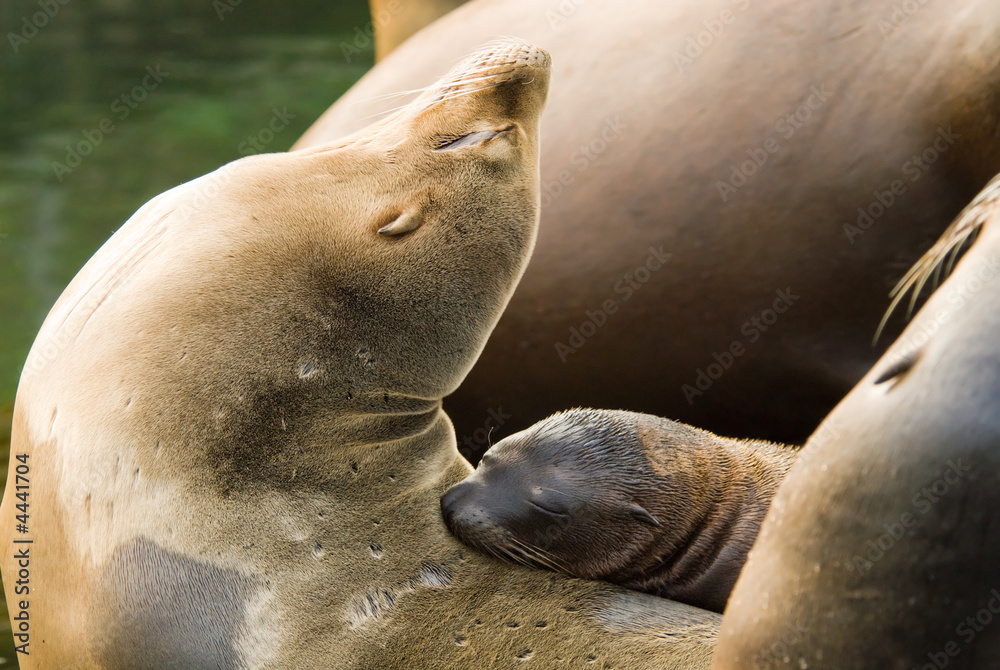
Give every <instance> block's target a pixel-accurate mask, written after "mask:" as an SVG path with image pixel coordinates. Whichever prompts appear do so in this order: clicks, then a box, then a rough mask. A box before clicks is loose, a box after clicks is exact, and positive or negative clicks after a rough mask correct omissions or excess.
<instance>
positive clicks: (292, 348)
mask: <svg viewBox="0 0 1000 670" xmlns="http://www.w3.org/2000/svg"><path fill="white" fill-rule="evenodd" d="M549 63H550V61H549V56H548V54H546V52H545V51H543V50H541V49H539V48H538V47H535V46H533V45H530V44H527V43H525V42H522V41H520V40H515V39H507V40H503V41H500V42H496V43H493V44H491V45H488V46H487V47H484V48H483V49H481V50H480V51H478V52H476V53H474V54H473V55H472V56H471V57H469V58H468V59H467V60H465V61H463V62H462V63H460V64H458V65H457V66H456V67H455V68H454V69H453V70H452V71H451V72H450V73H448V74H447V75H445V76H444V77H443V78H442V79H441V80H439V81H438V82H437V83H436V84H434V85H433V86H431V87H429V88H427V89H425V90H424V91H423V92H422V93H421V95H419V96H418V97H417V98H416V99H415V100H414V101H413V102H411V103H410V104H408V105H406V106H405V107H403V108H401V109H400V110H398V111H397V112H396V113H394V114H392V115H390V116H389V117H387V118H385V119H383V120H381V121H378V122H376V123H374V124H373V125H371V126H369V127H368V128H365V129H364V130H361V131H359V132H357V133H355V134H354V135H351V136H349V137H346V138H344V139H341V140H338V141H335V142H331V143H328V144H324V145H321V146H317V147H311V148H308V149H303V150H299V151H292V152H288V153H277V154H264V155H258V156H250V157H246V158H243V159H240V160H237V161H235V162H233V163H230V164H228V165H226V166H224V167H222V168H220V169H219V170H216V171H215V172H213V173H211V174H209V175H206V176H204V177H202V178H199V179H195V180H193V181H191V182H188V183H186V184H183V185H181V186H178V187H176V188H174V189H172V190H170V191H168V192H166V193H164V194H162V195H160V196H158V197H157V198H154V199H153V200H152V201H150V202H149V203H147V204H146V205H144V206H143V207H142V208H140V210H139V211H138V212H136V214H135V215H133V217H132V218H131V219H130V220H129V221H128V222H126V224H125V225H124V226H123V227H122V228H121V229H120V230H119V231H118V232H117V233H116V234H115V235H114V236H113V237H112V238H111V239H110V240H109V241H108V242H107V243H106V244H105V245H104V247H102V248H101V249H100V250H99V251H98V252H97V253H96V254H95V255H94V257H93V258H92V259H91V260H90V262H89V263H88V264H87V266H85V268H84V269H83V270H82V271H81V272H80V273H79V274H78V275H77V277H76V278H75V279H74V281H73V282H72V283H71V284H70V286H69V287H68V288H67V289H66V291H65V292H64V293H63V295H62V297H61V298H60V300H59V302H58V303H57V304H56V306H55V307H54V308H53V310H52V312H51V313H50V315H49V317H48V319H47V320H46V323H45V324H44V326H43V328H42V330H41V332H40V333H39V336H38V338H37V339H36V342H35V345H34V348H33V350H32V353H31V355H30V356H29V360H28V364H27V366H26V370H25V377H24V378H23V379H22V386H21V389H20V392H19V402H20V404H21V405H22V406H23V407H25V408H26V410H27V411H28V413H29V414H32V413H35V414H33V415H32V416H30V417H28V423H29V424H30V425H31V426H36V427H37V431H36V432H37V433H38V435H37V439H38V440H39V441H44V440H45V439H48V438H47V437H45V435H46V434H47V433H45V431H46V430H47V428H46V427H47V426H48V425H49V423H50V418H51V416H52V415H53V412H54V410H53V408H54V407H58V408H59V410H60V411H62V412H63V414H64V415H69V416H74V417H78V420H79V421H80V424H79V426H78V427H79V430H80V431H81V433H86V432H87V431H90V432H93V431H95V430H99V429H100V430H103V431H105V432H106V434H107V435H108V438H107V439H108V440H115V439H118V437H117V436H121V435H128V436H129V440H130V441H131V442H133V443H135V444H138V445H140V446H139V447H137V451H138V453H137V456H136V461H137V465H136V467H141V468H142V469H143V470H144V471H145V470H147V469H148V468H150V467H154V465H155V467H158V468H159V467H163V468H167V469H170V470H172V471H186V470H189V469H193V470H197V471H205V472H210V473H213V475H214V479H215V480H216V483H218V484H219V485H221V486H222V487H223V488H224V489H225V490H227V491H228V490H229V489H230V488H233V487H241V486H243V485H246V484H250V483H252V482H260V481H265V480H266V481H269V482H271V483H272V484H273V483H276V482H283V483H284V484H283V485H285V486H292V485H294V486H296V487H302V486H306V487H308V486H310V485H311V486H317V487H320V486H326V483H324V482H325V481H326V479H328V477H329V476H330V474H329V473H330V472H332V471H333V468H334V464H337V465H340V462H339V461H338V460H337V459H338V458H339V459H340V460H346V457H335V456H334V451H335V450H331V448H330V447H331V446H340V447H342V446H345V445H353V446H363V445H369V444H373V443H384V442H390V441H393V440H398V439H401V438H402V437H406V436H413V435H418V434H422V432H423V431H426V430H427V428H428V427H429V426H430V425H431V424H432V423H435V422H437V423H442V422H443V421H444V419H443V418H442V417H443V414H442V413H441V398H442V397H443V396H445V395H447V394H448V393H450V392H451V391H453V390H454V389H455V388H456V387H457V386H458V384H459V382H460V381H461V380H462V378H463V377H464V376H465V374H466V373H467V372H468V370H469V369H470V368H471V366H472V365H473V363H474V362H475V360H476V358H477V357H478V355H479V353H480V351H481V350H482V348H483V346H484V345H485V342H486V339H487V337H488V335H489V333H490V331H491V330H492V329H493V327H494V325H495V324H496V322H497V320H498V319H499V317H500V314H501V312H502V311H503V309H504V307H505V306H506V303H507V301H508V300H509V298H510V295H511V293H512V292H513V290H514V287H515V285H516V284H517V281H518V280H519V278H520V276H521V274H522V272H523V271H524V268H525V266H526V264H527V261H528V258H529V256H530V253H531V250H532V247H533V244H534V239H535V235H536V230H537V223H538V208H539V189H538V156H539V149H538V121H539V115H540V113H541V111H542V107H543V105H544V101H545V96H546V92H547V87H548V80H549ZM80 380H87V386H88V388H92V389H99V392H81V391H80V386H81V382H80ZM84 398H86V399H85V400H84ZM442 430H443V429H442ZM439 434H440V433H435V435H439ZM331 435H334V436H336V440H334V442H335V444H331V439H330V436H331ZM64 439H67V440H70V439H76V438H75V437H73V438H69V437H64ZM78 465H79V467H80V468H89V467H94V468H98V466H97V465H95V464H93V463H90V462H84V461H83V460H81V461H80V463H79V464H78ZM106 465H107V464H103V463H102V464H100V465H99V467H100V468H103V467H105V466H106ZM109 467H113V464H112V465H111V466H109ZM71 469H72V468H70V470H71Z"/></svg>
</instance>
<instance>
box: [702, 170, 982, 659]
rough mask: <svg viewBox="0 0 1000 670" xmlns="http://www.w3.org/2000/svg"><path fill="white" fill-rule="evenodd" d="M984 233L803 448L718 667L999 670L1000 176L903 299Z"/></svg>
mask: <svg viewBox="0 0 1000 670" xmlns="http://www.w3.org/2000/svg"><path fill="white" fill-rule="evenodd" d="M977 233H978V237H977V238H975V242H974V243H973V244H972V247H971V248H970V249H969V250H968V251H967V252H966V253H965V255H964V257H963V258H962V259H961V260H960V261H959V262H958V264H957V266H955V270H954V273H952V274H951V276H949V277H948V279H947V281H945V282H944V283H943V284H942V285H941V286H940V287H939V288H938V289H937V290H936V291H935V292H934V293H933V294H932V295H931V296H930V297H929V298H928V300H927V302H926V303H925V304H924V305H923V307H922V308H921V310H920V311H919V313H918V314H917V315H916V317H915V318H914V319H913V321H912V323H911V324H910V325H909V326H908V327H907V329H906V330H905V331H903V334H902V335H901V336H900V337H899V339H898V340H896V342H895V343H893V345H892V346H891V347H890V348H889V351H888V352H887V353H886V355H885V356H883V357H882V359H881V360H880V361H879V362H878V363H877V364H876V365H875V367H874V368H873V369H872V371H871V372H870V373H868V375H867V376H866V377H865V378H864V379H863V380H862V381H861V383H859V384H858V385H857V387H855V388H854V390H853V391H851V393H850V394H848V396H847V397H846V398H844V400H843V401H842V402H841V403H840V405H838V406H837V408H836V409H835V410H834V411H833V412H832V413H831V414H830V416H829V417H827V419H826V420H825V421H824V422H823V424H822V425H821V426H820V429H819V430H818V431H817V433H816V434H815V435H814V436H813V437H811V438H810V439H809V441H808V442H807V443H806V445H805V446H804V447H803V449H802V454H801V456H800V457H799V459H798V462H797V463H796V464H795V466H794V467H793V468H792V470H791V472H789V474H788V477H787V478H786V480H785V483H784V484H783V485H782V487H781V490H780V491H779V492H778V495H777V496H775V499H774V503H773V504H772V506H771V510H770V511H769V512H768V514H767V516H766V518H765V519H764V523H763V525H762V526H761V531H760V537H759V538H758V540H757V543H756V545H754V549H753V553H752V555H751V558H750V560H749V561H748V562H747V565H746V567H745V568H744V570H743V572H742V574H741V575H740V578H739V581H738V582H737V584H736V588H735V589H734V590H733V595H732V598H730V601H729V607H728V608H727V610H726V616H725V619H724V623H723V626H722V632H721V633H720V637H719V646H718V649H717V651H716V656H715V660H714V665H713V667H714V668H717V669H718V670H743V669H745V668H773V669H775V670H777V669H778V668H782V669H785V668H810V669H822V668H872V669H876V668H877V669H882V668H913V669H919V670H940V669H942V668H946V667H947V668H948V669H949V670H952V669H954V668H963V669H964V668H975V669H976V670H982V669H984V668H985V669H990V670H995V669H996V668H1000V622H998V620H997V616H998V614H1000V514H998V510H1000V339H998V337H997V334H998V333H1000V177H997V178H995V179H994V180H993V181H992V182H991V183H990V184H989V185H988V186H987V187H986V188H985V189H984V190H983V191H982V192H981V193H980V194H979V195H978V196H977V197H976V198H975V199H974V200H973V201H972V203H971V204H970V205H969V206H968V207H967V208H966V209H965V210H964V211H963V212H962V214H961V215H960V216H959V218H958V219H956V221H955V223H954V224H953V225H952V226H951V227H950V228H949V229H948V230H947V231H946V232H945V234H944V235H943V236H942V237H941V239H940V240H939V241H938V242H937V243H936V244H935V245H934V246H933V247H932V248H931V250H930V251H929V252H927V254H926V255H925V256H924V257H923V258H921V259H920V261H919V262H918V263H917V264H916V265H915V266H914V268H913V269H912V270H911V271H910V273H909V274H907V275H906V277H905V278H904V280H903V281H902V282H901V283H900V285H899V287H898V289H897V291H895V297H897V298H899V297H901V296H902V295H904V294H905V293H906V292H907V289H909V288H915V289H916V291H918V292H919V287H920V286H922V285H923V284H924V283H925V282H928V281H929V280H930V279H931V278H932V277H935V276H936V275H937V273H938V271H939V270H940V269H941V268H942V267H944V268H948V267H949V266H950V264H951V263H952V262H953V261H954V257H955V254H957V253H958V251H959V250H960V249H961V248H962V246H963V245H964V244H965V243H966V242H967V241H968V240H970V239H972V238H973V237H975V235H976V234H977ZM873 325H874V324H873Z"/></svg>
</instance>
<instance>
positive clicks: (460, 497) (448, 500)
mask: <svg viewBox="0 0 1000 670" xmlns="http://www.w3.org/2000/svg"><path fill="white" fill-rule="evenodd" d="M473 488H474V486H473V484H471V483H470V482H468V481H464V482H459V483H457V484H455V485H454V486H452V487H451V488H450V489H448V490H447V491H445V492H444V495H443V496H441V513H442V514H443V515H444V522H445V523H446V524H447V525H448V528H450V529H451V530H452V532H455V524H456V521H458V520H459V517H461V516H462V511H463V510H464V509H465V508H466V507H467V504H466V503H468V501H469V498H470V497H471V496H472V494H473Z"/></svg>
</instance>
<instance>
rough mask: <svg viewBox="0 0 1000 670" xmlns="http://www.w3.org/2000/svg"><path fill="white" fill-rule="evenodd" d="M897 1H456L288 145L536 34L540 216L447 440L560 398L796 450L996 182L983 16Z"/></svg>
mask: <svg viewBox="0 0 1000 670" xmlns="http://www.w3.org/2000/svg"><path fill="white" fill-rule="evenodd" d="M896 4H897V5H898V4H900V3H896ZM911 4H913V3H911ZM915 7H916V8H915V9H914V11H912V12H910V13H902V10H899V9H898V8H897V7H896V5H894V4H892V3H888V2H886V3H871V2H864V1H861V0H856V1H852V2H848V3H825V2H807V3H801V2H792V1H790V0H753V1H752V2H747V1H744V0H737V1H736V2H729V1H718V0H715V1H710V2H702V1H701V0H697V1H695V0H671V1H667V2H662V1H659V0H649V1H639V0H634V1H629V2H610V1H607V2H605V1H601V0H589V1H588V2H565V1H564V0H545V1H540V0H474V1H473V2H470V3H468V4H466V5H464V6H462V7H459V8H458V9H456V10H454V11H453V12H451V13H450V14H448V15H447V16H445V17H444V18H443V19H441V20H440V21H438V22H437V23H435V24H433V25H431V26H429V27H427V28H426V29H424V30H423V31H421V33H419V34H418V35H416V36H414V37H413V38H412V39H410V40H409V41H408V42H407V43H406V44H404V45H403V46H401V47H400V48H399V49H398V50H397V51H395V52H394V53H392V54H391V55H390V56H389V57H387V58H386V59H385V60H384V61H383V62H381V63H379V64H378V65H377V66H376V67H375V68H374V69H373V70H372V71H371V72H369V73H368V74H367V75H366V76H365V77H364V78H363V79H362V80H361V81H360V82H359V83H358V84H357V85H356V86H355V87H354V88H353V89H352V90H351V91H349V92H348V93H347V94H346V95H344V96H343V97H342V98H341V99H340V100H339V101H338V102H337V103H336V104H335V105H334V106H333V107H332V108H331V109H330V110H329V111H328V112H327V113H326V115H325V116H324V117H323V118H322V119H320V120H319V121H318V122H317V124H316V125H315V126H314V127H313V128H312V129H311V130H310V131H309V132H307V133H306V135H305V136H304V137H303V138H302V139H301V140H300V142H299V144H298V145H297V146H309V145H312V144H315V143H317V142H323V141H326V140H328V139H330V138H333V137H336V136H338V135H340V134H342V133H344V132H347V131H353V130H355V129H357V128H358V127H360V126H361V125H363V124H365V123H368V121H367V120H366V119H369V118H370V117H371V116H372V115H374V114H377V113H378V112H380V111H382V110H384V109H386V108H389V107H393V106H395V105H398V104H399V102H398V99H397V98H391V99H386V98H385V97H383V96H384V94H389V93H394V92H396V91H401V90H409V89H413V88H416V87H419V86H421V85H424V84H426V83H429V76H430V73H433V72H436V71H440V70H441V69H443V68H445V67H447V66H448V65H450V64H451V63H452V62H454V61H455V60H456V59H457V57H458V56H459V55H460V54H462V53H463V52H464V51H466V50H468V49H469V48H470V47H471V46H472V45H474V44H476V43H477V42H479V41H481V40H483V39H484V38H489V37H490V36H492V35H496V34H513V35H519V36H524V37H525V38H526V39H532V40H538V41H539V42H540V43H544V44H545V45H546V46H547V48H550V51H551V52H552V53H553V56H554V61H555V68H556V76H555V78H554V85H553V88H552V91H551V95H550V102H549V106H548V111H547V113H546V116H545V119H544V122H543V132H544V137H545V142H544V146H543V154H542V156H543V157H542V227H541V229H540V234H539V238H538V245H537V248H536V250H535V255H534V262H533V263H532V264H531V266H530V267H529V269H528V271H527V273H526V274H525V277H524V279H523V281H522V282H521V284H520V286H519V288H518V290H517V292H516V293H515V295H514V298H513V299H512V301H511V304H510V306H509V308H508V309H507V310H506V312H505V313H504V316H503V318H502V319H501V321H500V323H499V325H498V327H497V329H496V331H495V332H494V334H493V336H492V338H491V340H490V343H489V344H488V346H487V348H486V350H485V352H484V353H483V355H482V357H481V358H480V360H479V362H478V363H477V365H476V367H475V368H474V369H473V371H472V373H471V374H470V376H469V377H468V378H467V379H466V381H465V382H464V383H463V385H462V387H461V388H460V389H459V391H458V392H457V393H456V394H455V395H453V396H451V397H450V398H449V399H448V400H447V401H446V403H447V405H448V408H449V413H450V414H451V415H452V416H453V418H455V421H456V426H457V429H458V435H459V439H460V445H462V446H463V448H466V449H469V450H470V452H471V451H476V450H478V451H479V452H481V451H482V450H485V448H486V447H487V446H488V439H487V436H488V434H489V431H490V429H491V428H493V433H492V439H493V440H496V439H497V438H499V437H502V436H503V435H504V434H509V433H510V432H514V431H515V430H519V429H522V428H526V427H527V426H528V425H530V424H532V423H533V422H535V421H537V420H539V419H541V418H543V417H544V416H547V415H548V414H551V413H553V412H555V411H558V410H561V409H565V408H567V407H573V406H593V407H622V408H628V409H630V410H635V411H642V412H648V413H651V414H656V415H661V416H670V417H671V418H675V419H677V420H681V421H684V422H686V423H689V424H692V425H696V426H700V427H704V428H706V429H708V430H712V431H713V432H716V433H719V434H723V435H741V436H755V437H762V438H767V439H771V440H775V441H780V442H789V443H801V442H802V441H804V440H805V438H806V437H807V436H808V434H809V433H810V432H811V431H812V430H813V429H814V428H815V427H816V425H818V423H819V422H820V420H821V419H822V418H823V416H825V415H826V413H827V412H828V411H829V410H830V409H831V408H832V407H833V406H834V405H835V404H836V402H837V401H839V400H840V399H841V398H842V397H843V396H844V395H845V394H846V393H847V392H848V391H849V390H850V388H851V387H852V386H853V385H854V384H855V383H856V382H857V381H858V380H859V379H860V378H861V377H862V375H863V374H864V373H865V372H866V371H867V370H868V369H869V368H870V366H871V365H872V364H873V363H874V362H875V361H876V360H877V358H878V356H879V351H878V350H875V349H873V348H872V347H871V340H872V335H873V332H874V329H875V327H876V325H877V324H878V321H879V317H880V316H881V314H882V312H883V311H884V309H885V294H886V292H887V291H888V289H889V288H891V286H892V285H893V284H894V283H895V281H896V280H897V279H898V278H899V276H900V275H901V274H902V272H904V271H905V270H906V268H907V267H909V266H910V265H911V264H912V263H913V261H914V260H916V258H917V257H919V255H920V254H921V253H922V252H923V250H924V249H926V248H927V246H928V245H929V244H930V243H931V242H933V240H934V239H936V238H937V237H938V236H939V235H940V234H941V232H942V231H943V230H944V229H945V228H946V226H947V224H948V223H949V222H950V221H951V220H952V218H953V217H954V216H955V214H957V212H958V211H959V210H960V209H961V208H962V206H963V205H964V204H965V203H967V202H968V201H969V200H970V199H971V198H972V196H973V195H975V193H976V192H977V191H978V190H979V189H980V188H981V187H982V186H983V184H985V183H986V182H987V181H988V180H989V178H990V177H991V176H992V175H993V174H994V173H995V172H996V171H997V170H1000V142H997V141H996V138H997V133H998V129H1000V4H998V3H996V2H995V1H993V0H973V1H971V2H967V3H963V4H962V5H961V7H956V6H955V5H953V4H948V3H941V2H936V3H935V2H931V3H917V4H916V5H915ZM899 323H900V321H895V322H894V323H893V324H892V325H891V327H890V332H889V333H888V337H887V338H886V340H887V341H889V340H891V337H892V336H893V335H894V334H895V331H894V330H893V329H898V325H899ZM462 443H464V445H463V444H462Z"/></svg>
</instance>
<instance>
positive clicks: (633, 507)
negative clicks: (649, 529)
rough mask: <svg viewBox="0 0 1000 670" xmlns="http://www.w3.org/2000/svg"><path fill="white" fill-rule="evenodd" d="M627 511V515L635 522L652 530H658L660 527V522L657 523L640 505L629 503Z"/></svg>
mask: <svg viewBox="0 0 1000 670" xmlns="http://www.w3.org/2000/svg"><path fill="white" fill-rule="evenodd" d="M627 509H628V513H629V514H631V515H632V518H633V519H635V520H636V521H639V522H641V523H644V524H647V525H650V526H653V527H654V528H658V527H659V526H660V522H659V521H657V519H656V517H655V516H653V515H652V514H650V513H649V512H647V511H646V508H645V507H643V506H642V505H639V504H636V503H629V504H628V507H627Z"/></svg>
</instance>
